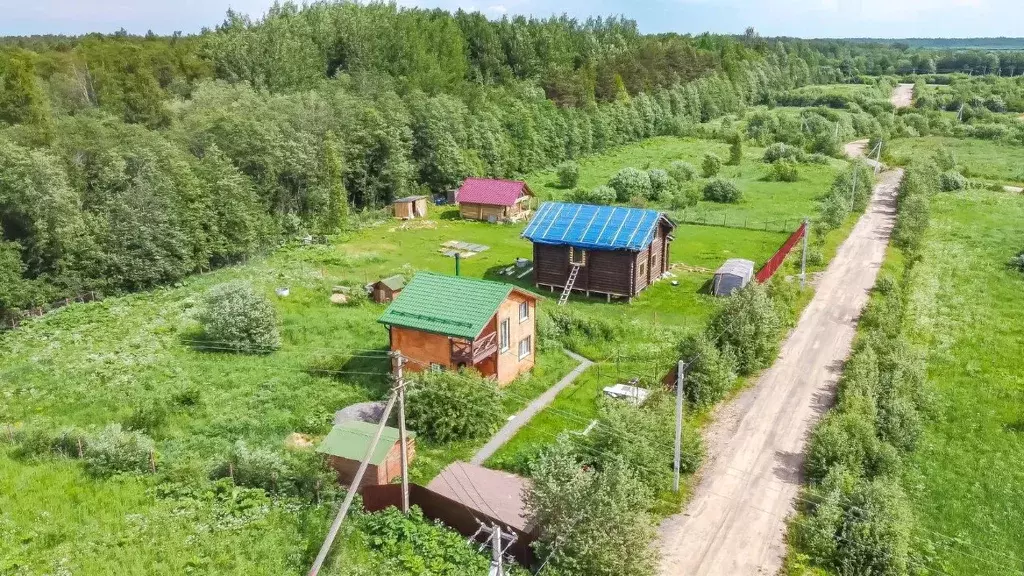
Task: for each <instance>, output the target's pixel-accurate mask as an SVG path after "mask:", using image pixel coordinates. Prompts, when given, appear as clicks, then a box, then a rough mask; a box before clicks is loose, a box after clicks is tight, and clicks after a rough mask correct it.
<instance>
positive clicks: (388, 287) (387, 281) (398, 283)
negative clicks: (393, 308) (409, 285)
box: [368, 274, 405, 304]
mask: <svg viewBox="0 0 1024 576" xmlns="http://www.w3.org/2000/svg"><path fill="white" fill-rule="evenodd" d="M368 288H369V290H368V291H369V292H370V298H372V299H373V301H374V302H376V303H377V304H384V303H385V302H391V301H392V300H394V299H395V296H398V294H399V293H400V292H401V291H402V289H403V288H405V278H402V276H400V275H398V274H396V275H394V276H388V277H387V278H381V279H380V280H377V281H376V282H374V283H373V284H370V285H369V286H368Z"/></svg>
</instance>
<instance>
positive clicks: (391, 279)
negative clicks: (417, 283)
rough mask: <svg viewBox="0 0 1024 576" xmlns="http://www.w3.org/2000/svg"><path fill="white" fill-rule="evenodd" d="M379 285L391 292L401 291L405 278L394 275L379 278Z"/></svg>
mask: <svg viewBox="0 0 1024 576" xmlns="http://www.w3.org/2000/svg"><path fill="white" fill-rule="evenodd" d="M380 283H381V284H383V285H385V286H387V287H388V288H390V289H392V290H401V289H402V287H403V286H405V278H402V276H401V275H399V274H396V275H394V276H388V277H387V278H381V279H380Z"/></svg>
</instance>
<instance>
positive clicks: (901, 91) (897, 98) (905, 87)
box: [890, 84, 914, 108]
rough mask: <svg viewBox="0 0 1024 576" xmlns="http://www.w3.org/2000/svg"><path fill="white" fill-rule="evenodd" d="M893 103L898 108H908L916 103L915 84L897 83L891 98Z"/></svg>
mask: <svg viewBox="0 0 1024 576" xmlns="http://www.w3.org/2000/svg"><path fill="white" fill-rule="evenodd" d="M890 101H891V102H892V105H893V106H895V107H897V108H907V107H909V106H910V105H911V104H913V103H914V85H913V84H897V85H896V88H894V89H893V91H892V98H890Z"/></svg>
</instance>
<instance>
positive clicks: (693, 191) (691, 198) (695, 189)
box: [669, 184, 704, 210]
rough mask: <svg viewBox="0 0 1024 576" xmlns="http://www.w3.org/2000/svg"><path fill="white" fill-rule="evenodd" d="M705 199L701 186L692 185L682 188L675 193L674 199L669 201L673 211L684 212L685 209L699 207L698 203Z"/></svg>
mask: <svg viewBox="0 0 1024 576" xmlns="http://www.w3.org/2000/svg"><path fill="white" fill-rule="evenodd" d="M703 197H704V191H703V190H701V188H700V187H699V186H696V185H693V184H690V185H688V186H680V187H679V188H677V189H676V190H675V192H673V194H672V197H671V198H670V199H669V206H670V207H671V208H672V209H673V210H683V209H685V208H692V207H694V206H696V205H697V202H699V201H700V199H701V198H703Z"/></svg>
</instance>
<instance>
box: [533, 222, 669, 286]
mask: <svg viewBox="0 0 1024 576" xmlns="http://www.w3.org/2000/svg"><path fill="white" fill-rule="evenodd" d="M673 230H675V224H674V223H673V222H672V221H671V220H670V219H669V218H668V217H667V216H665V214H663V213H661V212H658V211H656V210H646V209H641V208H624V207H621V206H594V205H590V204H570V203H564V202H545V203H544V204H541V206H540V208H539V209H538V210H537V214H536V216H534V218H533V220H532V221H531V222H530V224H529V225H528V226H527V227H526V230H524V231H523V237H524V238H526V239H528V240H530V241H531V242H533V263H534V274H533V278H534V282H535V283H536V285H537V286H538V287H546V288H549V289H551V290H555V289H558V290H561V291H562V299H560V300H559V303H560V304H561V303H564V301H565V299H567V298H568V296H569V294H570V293H571V292H572V291H573V290H576V291H579V292H583V293H585V294H586V295H588V296H589V295H590V294H591V293H598V294H604V295H605V296H607V297H608V299H611V297H613V296H615V297H622V298H632V297H633V296H636V295H637V294H639V293H640V292H641V291H642V290H643V289H645V288H647V287H648V286H650V285H651V284H652V283H653V282H655V281H656V280H658V279H659V278H661V277H662V276H663V275H664V274H665V272H667V271H668V269H669V257H670V254H669V244H670V243H671V242H672V240H673V237H672V231H673Z"/></svg>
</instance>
